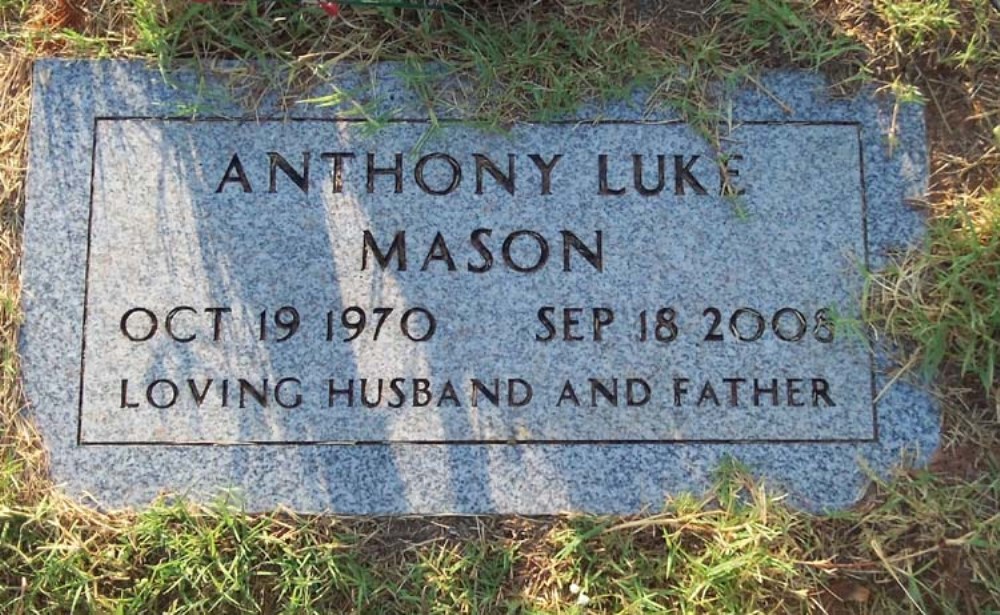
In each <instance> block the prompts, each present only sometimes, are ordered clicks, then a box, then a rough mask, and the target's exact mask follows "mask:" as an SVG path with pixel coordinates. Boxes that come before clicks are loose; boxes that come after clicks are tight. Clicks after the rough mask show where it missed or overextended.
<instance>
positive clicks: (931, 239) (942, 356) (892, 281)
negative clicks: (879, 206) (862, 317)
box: [873, 189, 1000, 391]
mask: <svg viewBox="0 0 1000 615" xmlns="http://www.w3.org/2000/svg"><path fill="white" fill-rule="evenodd" d="M970 207H974V208H975V209H974V210H970ZM973 214H975V217H973ZM874 282H875V284H876V286H877V289H878V291H880V292H877V293H876V297H877V303H875V304H874V305H873V308H874V314H873V319H874V320H877V321H878V322H879V325H880V326H881V327H882V328H884V329H885V330H886V331H887V332H888V333H889V334H891V335H895V336H897V337H900V338H905V339H907V340H910V341H911V342H912V343H913V345H914V348H915V350H916V351H917V352H919V353H920V356H921V358H922V365H923V366H924V369H925V371H926V372H927V373H928V374H929V375H934V374H936V373H937V372H938V370H939V369H940V367H941V365H942V364H944V363H946V362H947V363H950V364H955V365H957V366H958V368H959V370H960V372H961V374H962V375H965V374H974V375H975V376H976V377H977V378H978V379H979V381H980V383H981V384H982V386H983V388H984V389H985V390H987V391H992V389H993V388H994V387H995V383H996V382H997V366H998V364H1000V189H994V190H993V191H991V192H989V193H987V194H986V195H984V196H982V197H980V198H977V199H975V200H974V202H968V201H967V202H963V203H962V204H960V205H959V206H958V207H957V208H956V209H955V210H954V211H953V212H951V213H950V214H949V215H947V216H945V217H943V218H941V219H938V220H936V221H935V222H934V223H933V224H932V225H931V227H930V231H929V233H928V239H927V246H926V248H924V249H923V250H921V251H919V252H916V253H914V254H912V255H911V257H910V258H909V259H908V260H907V261H905V262H904V263H902V264H901V265H899V266H896V267H893V268H890V269H889V270H887V271H886V272H884V274H882V275H879V276H877V277H876V278H874Z"/></svg>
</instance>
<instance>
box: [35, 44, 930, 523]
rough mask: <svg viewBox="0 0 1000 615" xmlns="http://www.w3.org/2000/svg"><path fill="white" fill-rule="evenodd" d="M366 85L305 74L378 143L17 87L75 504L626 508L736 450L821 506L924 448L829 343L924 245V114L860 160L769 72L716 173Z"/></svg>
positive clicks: (117, 76)
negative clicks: (366, 112) (378, 116)
mask: <svg viewBox="0 0 1000 615" xmlns="http://www.w3.org/2000/svg"><path fill="white" fill-rule="evenodd" d="M364 70H365V71H366V72H355V71H353V70H352V69H345V71H344V72H343V73H342V74H339V75H337V76H336V77H334V78H333V79H335V80H336V82H337V84H338V87H341V88H343V89H349V90H353V91H359V92H361V94H359V95H360V96H362V97H364V98H365V99H366V100H368V101H369V102H370V103H371V104H373V105H376V106H377V107H378V108H379V110H380V111H381V113H382V116H384V117H388V118H389V119H388V120H386V121H385V122H383V125H382V126H381V127H379V128H377V129H372V127H371V126H370V125H369V124H368V123H366V122H364V121H359V120H358V119H357V118H355V117H352V116H350V115H349V113H348V109H346V108H336V107H334V108H326V109H320V108H316V107H307V106H299V107H296V108H294V109H293V110H292V111H282V110H279V109H277V108H271V107H268V106H267V105H265V107H264V108H263V109H258V110H255V111H248V110H246V109H242V108H239V107H238V106H237V105H236V104H235V103H233V104H230V103H224V104H222V106H221V107H218V108H216V109H213V110H212V112H211V113H203V114H201V115H198V116H195V117H192V116H191V114H190V112H189V111H188V112H186V113H185V111H184V110H185V109H191V108H196V107H197V106H198V105H199V103H200V100H201V99H200V98H199V95H198V93H197V90H196V88H195V87H194V84H195V83H196V80H195V77H194V76H193V75H190V74H185V73H182V74H181V75H180V76H179V77H178V81H179V84H175V85H173V86H170V85H167V84H165V83H164V82H163V81H162V79H161V78H160V77H159V75H158V73H157V72H156V71H151V70H150V69H148V68H146V67H143V66H141V65H140V64H135V63H121V62H61V61H43V62H39V63H38V65H37V67H36V75H35V89H34V104H33V110H32V120H31V139H30V159H29V183H28V210H27V225H26V231H25V264H24V272H23V277H24V287H25V292H24V307H25V326H24V329H23V335H22V353H23V355H24V372H25V382H26V387H27V392H28V397H29V400H30V402H31V404H32V408H33V412H34V416H35V417H36V420H37V421H38V423H39V424H40V426H41V428H42V434H43V437H44V441H45V443H46V446H47V447H48V448H49V449H50V451H51V453H52V455H51V458H52V472H53V475H54V478H55V480H56V481H57V482H59V483H61V484H63V485H64V487H65V488H66V489H67V490H68V491H69V492H71V493H74V494H83V493H87V494H91V495H92V497H94V499H96V501H97V502H99V503H100V504H102V505H107V506H119V505H137V504H142V503H144V502H148V501H150V500H151V499H152V498H154V497H155V496H156V495H157V494H158V493H161V492H164V491H167V492H180V493H187V494H191V495H193V496H195V497H199V498H210V497H212V495H213V494H215V493H217V492H218V491H219V490H222V489H235V490H236V491H237V493H238V494H239V496H240V497H242V498H244V500H245V503H246V505H247V506H248V507H249V508H251V509H255V510H256V509H268V508H273V507H275V506H278V505H285V506H289V507H291V508H293V509H297V510H303V511H331V512H338V513H362V514H392V513H488V512H518V513H527V514H532V513H553V512H559V511H563V510H578V511H590V512H636V511H639V510H643V509H655V508H657V507H660V506H662V505H663V503H664V501H665V499H666V498H667V497H668V496H670V495H671V494H677V493H680V492H682V491H696V492H700V491H703V490H704V489H705V488H707V486H708V485H709V484H710V483H711V477H712V473H713V471H714V470H715V468H717V467H718V465H719V464H720V463H721V462H722V460H723V459H724V458H726V457H727V456H732V457H735V458H737V459H739V460H740V461H741V462H743V463H745V464H747V465H748V467H750V468H751V469H752V470H753V471H754V472H755V473H756V474H758V475H761V476H764V477H766V478H767V480H768V481H770V482H771V483H772V484H776V485H779V486H780V487H781V488H783V489H787V490H789V491H790V492H791V494H792V497H793V499H794V501H795V502H796V503H797V504H798V505H800V506H805V507H808V508H812V509H817V510H818V509H827V508H836V507H842V506H846V505H849V504H850V503H851V502H852V501H854V500H856V499H857V497H859V496H860V493H861V492H862V490H863V488H864V485H865V484H866V480H867V477H866V474H865V470H864V469H863V467H864V466H867V467H870V468H873V469H874V470H875V471H877V472H883V473H884V472H888V471H890V470H891V469H892V468H893V467H896V466H898V465H899V464H901V463H920V462H922V461H923V460H925V459H926V457H927V455H928V454H929V453H930V452H931V451H932V450H933V449H934V447H935V446H936V442H937V437H938V416H937V411H936V408H935V407H934V405H933V404H932V403H931V400H930V398H929V397H928V396H927V395H926V394H925V393H923V392H921V391H920V390H919V389H918V388H916V387H914V386H912V385H910V384H907V383H906V382H892V383H891V385H890V378H889V377H888V376H887V374H886V371H887V370H889V369H891V366H890V365H889V364H888V363H887V362H886V361H885V359H884V357H883V356H882V354H883V353H882V351H881V349H880V348H878V347H877V346H876V347H874V348H873V347H872V344H871V343H870V342H869V340H867V339H865V337H864V335H863V328H861V327H858V326H857V325H856V323H857V321H858V318H859V316H860V300H861V291H862V289H863V284H864V272H865V271H866V270H868V269H870V268H873V267H875V268H877V267H881V266H884V264H885V263H886V255H887V253H888V252H889V251H890V250H893V249H897V248H900V247H905V246H907V245H912V243H913V242H914V241H916V240H917V239H918V238H919V235H920V232H921V230H922V221H921V219H920V216H919V215H918V214H917V213H916V212H914V211H913V210H912V209H910V208H909V207H908V206H907V205H906V204H905V200H906V199H907V198H913V197H919V196H920V195H921V194H922V193H923V190H924V189H925V185H926V173H927V171H926V169H927V153H926V143H925V138H924V133H923V122H922V117H921V109H920V108H919V107H910V106H903V107H902V108H901V109H900V110H898V111H897V112H896V114H895V128H894V129H895V130H896V131H897V134H895V135H894V136H893V139H892V140H889V139H888V138H887V131H888V130H889V129H890V128H889V126H890V122H891V121H892V119H891V118H892V115H893V109H892V104H891V102H890V101H884V100H878V99H875V98H873V97H872V96H871V95H870V94H868V93H865V94H861V95H859V96H858V97H856V98H855V99H853V100H837V101H834V100H830V99H828V98H826V97H825V96H824V94H823V91H822V84H821V82H819V80H817V79H816V78H814V77H809V76H806V75H803V74H774V75H770V76H768V77H767V84H768V88H769V93H766V94H765V93H759V92H754V91H749V90H748V91H742V92H737V93H734V94H733V95H732V103H733V109H734V122H733V124H732V126H731V127H727V133H726V135H725V138H724V140H723V144H724V151H722V152H716V151H714V150H713V149H712V147H711V146H710V145H709V144H708V143H707V142H706V141H705V140H704V139H702V138H700V137H699V136H698V135H697V134H696V133H695V131H694V130H693V129H692V128H691V127H690V126H688V125H686V124H685V123H683V122H680V121H678V120H677V119H676V118H674V117H671V116H670V115H669V114H667V113H666V112H663V113H662V114H660V115H648V114H647V115H643V114H641V113H639V112H637V111H635V110H634V109H631V108H629V107H627V106H626V105H621V106H615V107H608V108H603V109H597V108H593V109H587V110H583V111H581V112H580V114H579V115H578V116H577V117H574V118H563V119H560V120H558V121H551V122H543V123H519V124H517V125H515V126H513V127H511V128H510V130H509V131H506V132H502V133H501V132H488V131H484V130H481V129H479V128H476V127H475V126H474V125H473V124H472V123H471V122H470V121H469V120H475V119H476V118H464V117H461V116H459V115H456V114H454V113H451V114H449V113H448V112H447V111H446V110H441V111H439V112H438V113H437V114H435V116H434V117H435V121H434V122H432V121H431V119H430V118H431V115H430V114H429V113H428V111H427V109H425V108H424V107H423V106H422V105H421V104H419V103H418V101H417V99H416V97H415V96H413V94H412V93H411V92H409V91H407V90H406V88H405V86H404V85H402V83H401V82H400V81H399V80H398V79H397V78H396V77H395V76H394V67H393V66H392V65H381V66H378V67H374V68H372V69H364ZM367 71H370V72H367ZM777 99H780V100H781V101H782V102H781V104H779V103H778V102H777ZM789 109H791V112H789V111H788V110H789Z"/></svg>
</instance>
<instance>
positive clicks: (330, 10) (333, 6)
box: [191, 0, 340, 17]
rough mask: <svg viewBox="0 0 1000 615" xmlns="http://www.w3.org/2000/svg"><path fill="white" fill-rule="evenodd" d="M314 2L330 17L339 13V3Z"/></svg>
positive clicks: (196, 0)
mask: <svg viewBox="0 0 1000 615" xmlns="http://www.w3.org/2000/svg"><path fill="white" fill-rule="evenodd" d="M191 1H192V2H194V3H196V4H209V3H210V2H214V1H215V0H191ZM316 4H318V5H319V7H320V8H321V9H323V12H325V13H326V14H327V15H329V16H330V17H336V16H337V15H340V5H339V4H337V3H336V2H323V0H319V1H318V2H317V3H316Z"/></svg>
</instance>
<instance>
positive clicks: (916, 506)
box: [0, 0, 1000, 614]
mask: <svg viewBox="0 0 1000 615" xmlns="http://www.w3.org/2000/svg"><path fill="white" fill-rule="evenodd" d="M675 4H677V5H681V8H679V9H677V8H675V10H673V11H672V12H668V13H667V14H666V15H665V18H664V19H663V20H660V21H655V22H637V21H634V20H633V19H631V18H630V16H629V15H628V14H627V11H626V12H622V11H621V10H619V6H618V4H617V3H613V2H602V1H599V0H563V1H557V0H543V2H536V3H528V2H521V3H519V2H503V3H500V2H484V3H482V4H478V3H472V2H463V3H461V5H462V6H463V7H464V8H465V9H466V10H465V12H463V13H459V14H456V15H445V14H441V13H433V14H431V13H417V12H414V11H393V10H355V9H345V17H344V18H343V19H338V20H331V19H329V18H327V17H326V16H325V15H324V14H322V12H320V11H318V10H297V9H295V8H292V7H290V6H284V7H282V6H271V4H270V3H266V2H263V1H262V0H257V1H254V0H251V1H249V2H247V3H245V4H243V5H241V6H235V7H221V6H215V5H195V4H192V3H190V2H186V1H181V0H167V1H166V2H159V1H154V0H104V1H98V0H88V1H85V2H82V3H80V4H76V5H69V4H67V3H65V2H61V1H60V0H38V1H28V0H0V24H2V29H0V47H2V48H3V51H4V53H3V54H0V75H2V76H3V79H2V80H0V83H2V86H0V154H2V160H3V161H4V162H2V163H0V218H2V220H3V224H2V225H0V285H2V290H0V612H3V613H36V612H37V613H66V612H108V613H145V612H169V613H341V612H356V613H567V614H568V613H591V612H600V613H659V612H665V613H773V612H790V613H801V612H824V611H826V612H835V613H841V612H855V613H877V614H882V613H972V612H986V613H988V612H1000V515H998V513H997V511H998V510H1000V429H998V417H997V412H996V407H997V398H996V396H995V393H996V376H997V374H996V363H997V353H996V345H997V340H998V338H1000V335H998V331H997V329H998V326H1000V314H998V311H1000V307H998V305H1000V297H997V293H998V287H1000V282H998V280H1000V228H998V226H997V225H998V224H1000V216H998V215H997V214H998V213H1000V192H998V188H997V186H998V185H1000V177H998V169H1000V153H998V152H1000V140H998V139H997V137H996V136H995V135H996V131H997V126H998V124H1000V73H998V70H997V67H1000V16H998V14H997V12H996V11H995V10H994V9H993V8H992V7H991V6H990V2H989V0H951V1H944V0H927V1H921V2H917V1H915V0H875V1H874V2H873V3H865V2H863V1H862V0H825V1H822V2H819V1H813V0H718V1H716V2H711V3H709V2H706V3H704V5H705V6H706V7H710V10H708V11H705V12H699V11H697V10H696V8H695V6H696V5H697V3H696V2H695V3H692V2H681V3H675ZM74 7H75V8H74ZM36 55H63V56H82V57H95V56H97V57H106V56H107V57H123V56H124V57H140V58H145V59H149V60H151V61H152V62H156V63H158V64H159V65H160V66H161V67H162V69H163V71H164V73H165V74H166V75H168V76H169V74H170V71H171V69H172V68H173V67H175V66H177V65H178V64H188V65H190V64H196V65H198V66H207V64H208V62H209V61H210V60H213V59H216V58H220V57H225V58H237V59H238V60H239V59H242V60H248V61H260V60H263V61H265V62H270V63H272V64H270V66H272V67H274V68H273V69H271V70H261V69H260V68H259V67H253V66H252V65H250V64H243V65H238V66H242V68H241V69H238V70H235V71H231V73H230V75H231V77H232V83H231V87H232V90H233V92H234V93H235V94H237V95H239V96H242V97H244V98H246V99H247V100H248V101H252V100H254V98H255V97H257V96H259V95H260V93H261V92H262V91H264V90H275V89H276V90H279V91H280V92H282V93H284V94H286V95H287V96H288V99H289V101H290V102H293V103H294V102H296V101H299V100H300V99H301V98H302V97H303V95H304V94H303V93H304V92H307V91H310V89H311V86H313V85H316V84H317V83H322V81H323V76H324V75H325V74H326V73H327V72H328V71H329V70H330V69H331V68H332V67H334V66H335V65H336V64H337V63H338V62H343V61H352V62H362V63H364V62H374V61H379V60H393V61H398V62H402V63H403V65H404V66H406V79H407V81H408V83H409V84H410V85H411V87H413V88H414V89H415V90H416V91H419V92H421V93H422V96H423V97H424V99H425V100H427V101H428V102H431V101H433V102H435V103H437V104H440V105H443V106H445V107H447V106H448V105H454V106H457V107H461V108H462V109H463V110H464V111H465V112H467V113H469V114H473V115H476V116H477V117H480V118H482V119H483V120H484V121H485V124H486V125H487V126H492V127H494V128H497V129H502V128H503V127H504V126H506V125H508V124H509V123H510V122H513V121H516V120H519V119H545V118H550V117H554V116H558V115H560V114H564V113H568V112H571V111H572V110H574V109H575V108H576V106H577V105H579V104H580V103H581V102H583V101H585V100H595V99H596V100H615V99H620V98H622V97H625V96H627V95H628V87H627V86H628V85H629V84H630V83H632V82H638V83H641V84H644V85H645V86H646V87H647V88H648V91H649V92H650V96H649V100H647V101H646V103H645V104H646V105H647V106H656V105H668V106H670V107H672V108H674V109H675V110H677V111H678V112H679V113H680V114H681V115H682V116H683V117H684V118H686V119H688V120H689V121H690V122H692V124H693V125H694V126H695V127H696V128H697V129H698V130H700V131H701V133H702V134H703V135H704V136H705V137H706V138H707V139H709V140H711V141H713V142H718V140H719V138H720V132H723V133H724V130H725V126H726V120H727V109H726V108H725V107H724V106H722V105H721V104H720V102H719V101H720V100H721V99H720V98H719V97H718V96H717V93H716V92H714V91H713V90H712V88H711V87H709V86H710V84H712V83H718V82H721V83H723V84H725V85H728V86H735V85H738V84H742V83H743V82H745V81H746V80H751V81H752V80H753V79H755V78H756V77H755V76H756V75H757V74H758V73H759V71H761V70H762V69H764V68H767V67H789V66H797V67H805V68H809V69H814V70H821V71H823V72H826V73H827V74H828V75H829V76H830V78H831V80H832V81H833V82H835V83H838V84H840V85H841V86H843V85H849V86H855V85H857V84H859V83H864V82H873V83H874V84H876V85H877V86H879V87H881V88H883V89H886V90H889V91H892V92H894V93H896V94H897V95H899V96H901V97H904V98H906V97H908V98H914V99H917V98H919V99H921V100H925V101H926V103H927V109H928V111H927V115H928V124H929V127H930V133H931V137H932V153H933V165H934V171H935V173H934V176H933V185H932V190H931V193H930V194H929V195H928V200H929V209H930V211H931V212H932V214H933V217H934V222H933V224H932V226H931V231H930V233H929V235H928V241H927V244H926V246H924V247H922V248H921V249H917V250H915V251H914V252H912V253H911V254H909V255H907V256H906V257H905V258H901V260H900V265H899V266H898V267H897V268H895V269H893V270H890V271H888V272H886V273H884V274H882V275H880V276H878V277H876V278H873V284H872V286H871V288H870V291H871V295H872V301H871V304H870V306H869V307H870V311H869V313H868V319H869V323H868V324H869V325H873V326H874V327H875V330H876V331H878V333H879V335H889V336H891V337H892V338H893V339H895V340H897V341H898V342H899V343H900V345H901V348H903V349H905V350H908V351H910V352H911V353H912V357H913V364H917V363H919V362H922V364H923V365H924V366H925V367H926V369H927V370H928V371H933V372H938V373H940V374H943V378H942V379H941V380H940V383H941V390H940V391H939V395H940V396H941V397H942V399H943V405H944V409H945V411H944V419H945V430H944V433H943V442H942V450H941V454H940V455H939V457H938V459H937V461H936V462H935V465H934V467H933V468H932V470H922V471H913V472H908V473H903V474H901V475H900V476H898V477H896V478H895V479H894V480H893V481H881V480H877V481H876V483H875V485H874V487H873V488H872V490H871V493H870V494H869V496H868V497H866V498H865V499H864V500H863V502H862V503H861V504H860V505H859V506H858V507H856V508H855V509H853V510H850V511H847V512H844V513H841V514H838V515H834V516H812V515H808V514H805V513H802V512H798V511H795V510H792V509H790V508H789V507H787V506H786V505H785V503H784V501H783V498H782V495H781V494H780V492H777V491H772V490H770V489H766V488H765V487H766V485H762V484H760V483H757V482H754V481H753V480H751V479H750V478H749V477H748V476H747V475H746V473H745V471H743V470H742V469H741V468H740V467H739V466H738V464H735V463H732V464H727V466H726V467H725V468H723V469H722V470H721V471H720V475H719V478H718V485H717V488H716V489H715V490H714V492H713V493H712V494H710V495H708V496H704V497H702V498H696V497H691V496H682V497H678V498H677V499H676V500H674V501H673V502H671V503H670V504H669V506H668V510H667V511H666V512H664V513H663V514H659V515H655V516H647V517H638V518H617V517H611V518H606V517H593V516H563V517H554V518H532V519H522V518H516V517H482V518H418V519H338V518H332V517H303V516H294V515H290V514H287V513H283V512H276V513H272V514H264V515H248V514H244V513H242V512H240V511H239V509H238V508H235V507H233V506H232V505H231V504H227V503H225V502H222V503H219V504H217V505H216V506H212V507H208V508H202V507H197V506H194V505H191V504H188V503H185V502H183V501H180V502H178V501H174V502H169V501H163V502H161V503H159V504H157V505H155V506H152V507H150V508H148V509H146V510H143V511H141V512H138V513H134V512H114V513H110V514H106V513H101V512H96V511H93V510H90V509H87V508H83V507H80V506H79V505H77V504H75V503H73V502H69V501H66V500H65V499H63V498H62V497H61V496H60V495H59V493H58V490H57V489H54V488H53V486H52V485H51V484H50V483H49V482H48V480H47V478H46V473H45V459H44V453H43V451H42V448H41V443H40V442H39V439H38V436H37V434H35V433H34V432H33V430H32V428H31V426H30V422H29V421H27V420H25V418H26V416H27V415H26V413H25V412H24V409H25V401H24V399H23V396H22V392H21V390H20V388H19V387H20V383H19V379H18V375H19V367H18V359H17V354H16V351H15V348H16V331H17V325H18V323H19V320H20V314H19V289H18V284H17V268H18V265H17V263H18V261H19V245H20V227H21V215H22V211H23V190H22V186H23V175H24V140H23V135H24V130H25V126H26V114H27V110H28V100H27V92H28V79H29V74H30V73H29V69H30V60H31V58H32V57H34V56H36ZM428 60H430V61H434V62H437V66H438V67H439V69H438V71H426V70H423V69H422V68H421V67H422V65H423V62H424V61H428ZM279 69H280V70H279ZM448 75H461V76H462V77H463V78H464V79H465V80H466V83H467V84H468V91H467V96H465V97H463V98H459V99H452V100H440V98H439V97H440V96H441V94H440V92H441V91H442V88H440V87H438V86H439V83H440V80H441V79H442V78H443V77H444V76H448ZM350 98H351V94H350V92H341V91H337V90H331V91H329V92H327V93H326V95H324V96H322V97H320V98H317V99H315V100H313V101H312V102H311V103H310V104H324V103H334V102H339V101H342V100H350ZM200 111H203V110H200V109H191V110H190V112H191V113H197V112H200ZM356 112H357V114H358V115H359V116H362V117H369V118H370V119H371V120H372V124H373V126H377V124H378V122H379V121H380V120H381V118H377V117H371V110H370V108H369V107H365V106H364V105H360V104H359V105H358V106H357V107H356ZM733 207H734V211H736V214H735V215H739V210H740V206H739V203H736V202H734V205H733ZM859 329H860V326H859ZM903 362H904V363H909V361H907V360H906V357H905V356H904V357H903ZM963 372H964V373H966V374H968V375H969V378H970V379H969V380H963V379H962V378H961V374H962V373H963Z"/></svg>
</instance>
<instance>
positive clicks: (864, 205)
mask: <svg viewBox="0 0 1000 615" xmlns="http://www.w3.org/2000/svg"><path fill="white" fill-rule="evenodd" d="M134 120H150V121H161V122H187V123H194V122H239V123H244V122H248V121H252V122H258V123H259V122H292V123H298V122H343V123H363V122H366V121H367V120H365V119H359V118H300V117H293V118H255V119H252V120H247V119H234V118H203V119H191V118H187V117H157V116H117V117H102V116H97V117H95V118H94V122H93V126H92V132H93V134H92V142H91V152H90V155H91V165H90V166H91V169H90V197H89V202H88V206H87V250H86V262H85V265H84V292H83V321H82V327H81V351H80V393H79V404H78V406H77V431H76V443H77V445H78V446H255V447H256V446H320V445H322V446H373V445H374V446H387V445H392V446H403V445H455V446H470V445H508V446H520V445H532V446H544V445H561V446H569V445H574V446H575V445H600V444H635V445H655V444H775V445H793V444H846V443H862V442H875V443H877V442H878V441H879V429H878V409H877V401H876V390H875V382H876V374H875V358H874V356H871V355H870V356H869V370H870V376H871V378H870V382H871V389H872V390H871V395H872V405H871V409H872V436H871V437H870V438H820V439H801V438H800V439H768V438H764V439H754V438H746V439H731V438H722V439H705V438H682V439H670V440H634V439H625V440H622V439H606V440H605V439H602V440H541V439H525V440H519V439H515V440H514V441H511V440H508V439H504V440H426V441H424V440H389V439H386V440H370V441H369V440H364V441H347V442H345V441H325V440H317V441H311V440H291V441H273V440H261V441H254V440H246V441H233V442H215V441H204V440H195V441H187V442H185V441H168V440H143V441H125V442H122V441H84V440H83V390H84V372H85V369H86V366H85V361H86V349H87V306H88V301H89V289H90V245H91V231H92V226H93V224H92V223H93V211H94V176H95V167H96V157H97V125H98V123H99V122H111V121H134ZM439 121H440V122H442V123H448V124H462V123H465V122H468V121H470V120H439ZM430 122H431V120H429V119H419V118H396V119H390V120H388V123H390V124H429V123H430ZM523 123H524V124H529V125H530V124H544V125H576V124H627V125H649V124H655V125H665V124H683V123H684V122H682V121H680V120H670V121H652V122H645V121H641V120H595V121H589V122H588V121H583V120H564V121H549V122H523ZM739 123H740V124H745V125H750V126H788V125H791V126H854V127H855V129H856V134H857V140H858V172H859V174H860V178H859V180H860V181H859V184H860V189H861V233H862V241H863V243H864V250H865V268H866V269H868V268H869V254H870V248H869V245H868V189H867V185H866V182H865V165H864V142H863V140H862V135H861V123H860V122H853V121H742V122H739Z"/></svg>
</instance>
